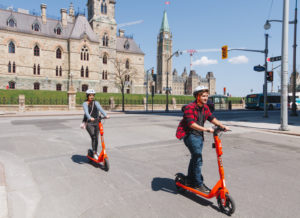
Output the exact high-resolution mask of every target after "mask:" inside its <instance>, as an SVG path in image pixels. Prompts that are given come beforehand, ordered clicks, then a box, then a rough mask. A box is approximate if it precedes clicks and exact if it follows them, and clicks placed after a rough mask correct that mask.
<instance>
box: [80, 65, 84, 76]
mask: <svg viewBox="0 0 300 218" xmlns="http://www.w3.org/2000/svg"><path fill="white" fill-rule="evenodd" d="M80 72H81V73H80V75H81V77H84V68H83V66H82V67H81V71H80Z"/></svg>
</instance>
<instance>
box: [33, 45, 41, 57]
mask: <svg viewBox="0 0 300 218" xmlns="http://www.w3.org/2000/svg"><path fill="white" fill-rule="evenodd" d="M33 53H34V56H40V48H39V46H38V45H36V46H34V49H33Z"/></svg>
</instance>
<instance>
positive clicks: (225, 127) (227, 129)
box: [220, 125, 230, 132]
mask: <svg viewBox="0 0 300 218" xmlns="http://www.w3.org/2000/svg"><path fill="white" fill-rule="evenodd" d="M220 127H221V128H222V129H224V132H227V131H229V130H230V129H229V127H227V126H223V125H222V126H220Z"/></svg>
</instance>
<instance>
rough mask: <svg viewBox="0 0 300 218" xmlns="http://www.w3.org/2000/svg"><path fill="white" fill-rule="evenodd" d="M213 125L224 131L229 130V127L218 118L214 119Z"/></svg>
mask: <svg viewBox="0 0 300 218" xmlns="http://www.w3.org/2000/svg"><path fill="white" fill-rule="evenodd" d="M211 123H213V124H215V125H216V126H219V127H221V128H223V129H225V130H226V131H227V130H229V128H228V127H227V126H224V125H223V124H222V123H221V122H220V121H219V120H217V118H214V119H213V120H212V121H211Z"/></svg>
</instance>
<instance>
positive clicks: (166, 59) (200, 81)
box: [156, 11, 216, 95]
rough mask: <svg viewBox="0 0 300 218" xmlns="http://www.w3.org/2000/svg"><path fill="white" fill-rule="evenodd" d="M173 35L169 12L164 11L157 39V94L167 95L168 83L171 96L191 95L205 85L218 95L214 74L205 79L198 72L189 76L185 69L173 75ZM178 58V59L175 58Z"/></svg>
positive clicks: (208, 74)
mask: <svg viewBox="0 0 300 218" xmlns="http://www.w3.org/2000/svg"><path fill="white" fill-rule="evenodd" d="M172 54H174V53H173V52H172V33H171V31H170V27H169V23H168V18H167V12H166V11H164V14H163V20H162V24H161V28H160V31H159V34H158V37H157V76H156V92H157V93H165V91H166V87H167V81H168V87H169V88H170V92H171V94H174V95H191V94H192V92H193V90H194V89H195V88H196V87H197V86H199V85H204V86H207V87H208V88H209V92H210V94H211V95H213V94H215V93H216V78H215V77H214V75H213V73H212V72H208V73H207V74H206V77H205V78H202V77H201V76H199V75H198V74H197V73H196V71H194V70H192V71H190V73H189V75H188V73H187V71H186V69H184V72H182V74H181V75H178V72H177V70H176V69H174V70H173V72H172V73H168V72H169V71H171V70H172V58H170V57H171V56H172ZM174 58H176V57H174Z"/></svg>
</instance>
